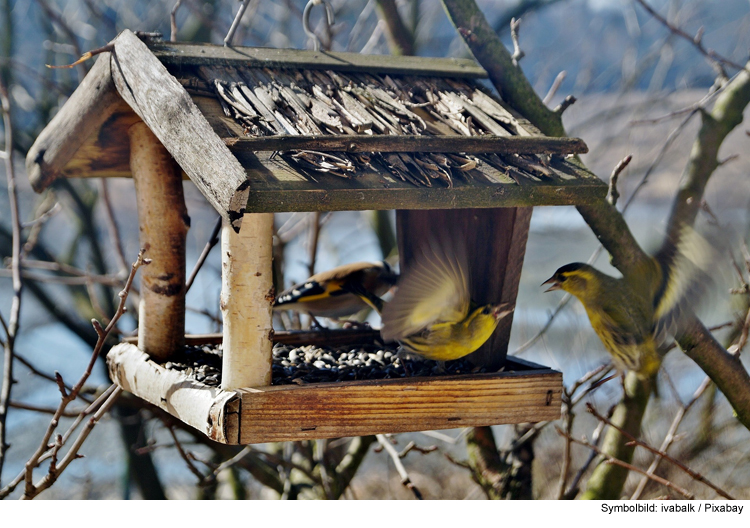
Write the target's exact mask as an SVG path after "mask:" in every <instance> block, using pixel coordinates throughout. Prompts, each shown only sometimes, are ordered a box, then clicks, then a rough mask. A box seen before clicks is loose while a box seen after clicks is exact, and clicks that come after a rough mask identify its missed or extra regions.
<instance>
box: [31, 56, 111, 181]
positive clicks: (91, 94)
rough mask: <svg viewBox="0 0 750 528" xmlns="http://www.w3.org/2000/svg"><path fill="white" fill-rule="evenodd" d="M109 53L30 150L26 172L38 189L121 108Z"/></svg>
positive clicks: (52, 179) (96, 65) (101, 59)
mask: <svg viewBox="0 0 750 528" xmlns="http://www.w3.org/2000/svg"><path fill="white" fill-rule="evenodd" d="M109 55H110V54H109V53H104V54H102V56H101V57H99V58H98V59H97V61H96V63H94V66H93V67H92V68H91V71H89V73H88V74H87V75H86V77H85V78H84V79H83V81H82V82H81V85H80V86H79V87H78V88H77V89H76V91H75V92H73V95H71V96H70V99H68V101H67V102H66V103H65V105H63V107H62V108H61V109H60V111H59V112H58V113H57V114H56V115H55V117H53V118H52V121H50V123H49V125H47V126H46V127H45V128H44V130H42V132H41V133H40V134H39V136H38V137H37V138H36V141H34V144H33V145H32V146H31V148H30V149H29V152H28V154H27V155H26V174H27V176H28V178H29V181H30V182H31V186H32V187H33V189H34V190H35V191H36V192H42V191H43V190H44V189H46V188H47V187H48V186H49V185H50V184H51V183H52V182H53V181H55V179H57V178H58V177H59V176H60V175H61V174H62V171H63V169H64V168H65V166H66V165H67V164H68V162H69V161H70V160H71V159H73V157H74V156H75V155H76V152H77V151H78V149H79V148H80V146H81V143H84V142H86V141H87V140H88V139H89V138H90V137H91V136H92V135H95V134H96V132H98V131H99V129H100V127H101V126H102V124H103V123H105V122H106V121H107V120H108V119H109V118H110V117H112V115H113V114H114V113H115V112H116V111H117V110H118V109H119V108H121V107H120V106H119V103H121V102H122V99H121V98H120V95H119V94H118V93H117V90H116V89H115V85H114V83H113V82H112V75H111V73H110V62H109V61H110V59H109ZM120 139H121V140H122V137H121V138H120Z"/></svg>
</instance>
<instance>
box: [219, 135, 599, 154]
mask: <svg viewBox="0 0 750 528" xmlns="http://www.w3.org/2000/svg"><path fill="white" fill-rule="evenodd" d="M224 143H226V145H227V146H228V147H229V150H231V151H232V152H237V151H245V152H269V151H270V152H273V151H276V150H318V151H324V152H463V153H467V154H486V153H492V152H497V153H503V154H585V153H586V152H588V147H587V146H586V143H584V142H583V140H582V139H578V138H548V137H522V136H505V137H500V136H471V137H462V136H414V135H392V136H385V135H380V136H365V135H359V136H351V135H349V136H332V135H318V136H265V137H244V138H239V137H238V138H235V137H232V138H225V139H224Z"/></svg>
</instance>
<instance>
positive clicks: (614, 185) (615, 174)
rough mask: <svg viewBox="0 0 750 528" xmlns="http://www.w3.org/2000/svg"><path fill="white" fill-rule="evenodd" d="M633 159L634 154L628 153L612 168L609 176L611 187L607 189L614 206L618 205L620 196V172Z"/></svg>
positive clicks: (608, 198)
mask: <svg viewBox="0 0 750 528" xmlns="http://www.w3.org/2000/svg"><path fill="white" fill-rule="evenodd" d="M632 159H633V155H632V154H628V155H627V156H625V157H624V158H623V159H621V160H620V162H619V163H618V164H617V165H616V166H615V168H614V170H612V174H611V175H610V177H609V189H608V190H607V201H608V202H609V203H610V204H611V205H612V206H613V207H614V206H615V205H617V199H618V198H619V197H620V193H619V192H618V191H617V180H618V179H619V177H620V173H621V172H622V171H623V170H625V167H627V166H628V165H629V164H630V161H631V160H632Z"/></svg>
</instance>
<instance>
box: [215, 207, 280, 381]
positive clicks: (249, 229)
mask: <svg viewBox="0 0 750 528" xmlns="http://www.w3.org/2000/svg"><path fill="white" fill-rule="evenodd" d="M272 249H273V214H267V213H266V214H246V215H245V218H244V219H243V220H242V230H241V231H240V232H239V233H235V232H234V230H233V229H232V228H231V227H230V226H228V225H227V224H224V227H223V229H222V232H221V314H222V316H223V319H224V329H223V331H224V352H223V359H222V377H221V387H222V388H223V389H225V390H229V389H236V388H238V387H262V386H266V385H270V384H271V363H272V358H273V356H272V350H271V349H272V346H273V343H272V340H271V339H272V336H273V323H272V316H271V309H272V306H273V301H274V298H275V295H274V291H273V279H272V269H271V259H272V258H273V256H272Z"/></svg>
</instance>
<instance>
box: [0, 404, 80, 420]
mask: <svg viewBox="0 0 750 528" xmlns="http://www.w3.org/2000/svg"><path fill="white" fill-rule="evenodd" d="M9 407H13V408H14V409H22V410H24V411H34V412H38V413H42V414H55V413H56V412H57V408H56V407H55V408H52V407H39V406H37V405H31V404H30V403H24V402H19V401H11V402H10V404H9ZM80 413H81V411H65V412H63V413H62V416H64V417H66V418H75V417H76V416H78V415H79V414H80Z"/></svg>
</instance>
